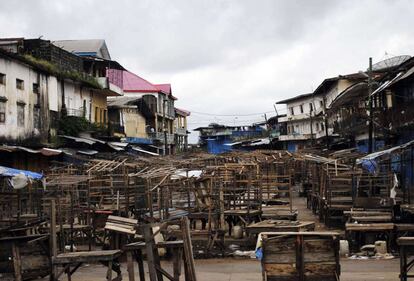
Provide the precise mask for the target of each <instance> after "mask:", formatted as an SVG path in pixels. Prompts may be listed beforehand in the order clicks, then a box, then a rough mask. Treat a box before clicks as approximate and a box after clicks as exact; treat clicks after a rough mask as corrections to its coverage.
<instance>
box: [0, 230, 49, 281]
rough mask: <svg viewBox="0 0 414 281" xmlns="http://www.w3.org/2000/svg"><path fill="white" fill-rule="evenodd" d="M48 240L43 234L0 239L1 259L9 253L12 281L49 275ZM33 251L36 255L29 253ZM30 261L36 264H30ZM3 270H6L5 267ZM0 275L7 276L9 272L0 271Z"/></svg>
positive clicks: (47, 236)
mask: <svg viewBox="0 0 414 281" xmlns="http://www.w3.org/2000/svg"><path fill="white" fill-rule="evenodd" d="M48 240H49V235H44V234H36V235H27V236H12V237H2V238H0V251H1V254H3V255H4V256H3V257H7V255H8V254H7V253H10V252H11V257H12V261H11V263H12V264H13V265H12V268H13V271H14V272H13V273H14V274H13V275H14V280H16V281H21V280H24V279H29V278H35V277H38V276H46V275H48V274H49V273H50V266H49V261H48V257H49V254H50V253H49V249H48V247H49V246H48V244H49V243H48ZM34 249H35V250H36V251H35V252H36V254H33V253H31V252H30V250H34ZM39 250H40V252H39ZM41 253H42V254H41ZM32 261H36V262H33V263H32ZM0 262H1V259H0ZM3 269H7V267H4V268H3ZM23 272H24V273H23ZM0 273H1V274H7V273H9V272H3V271H2V270H0Z"/></svg>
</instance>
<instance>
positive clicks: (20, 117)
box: [17, 103, 24, 127]
mask: <svg viewBox="0 0 414 281" xmlns="http://www.w3.org/2000/svg"><path fill="white" fill-rule="evenodd" d="M17 126H19V127H24V104H23V103H18V104H17Z"/></svg>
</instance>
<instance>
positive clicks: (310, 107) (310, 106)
mask: <svg viewBox="0 0 414 281" xmlns="http://www.w3.org/2000/svg"><path fill="white" fill-rule="evenodd" d="M309 112H313V104H312V103H310V104H309Z"/></svg>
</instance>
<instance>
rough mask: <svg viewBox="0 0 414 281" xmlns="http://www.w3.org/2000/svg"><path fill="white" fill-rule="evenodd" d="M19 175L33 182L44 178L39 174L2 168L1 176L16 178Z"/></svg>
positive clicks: (0, 167)
mask: <svg viewBox="0 0 414 281" xmlns="http://www.w3.org/2000/svg"><path fill="white" fill-rule="evenodd" d="M17 175H24V176H26V177H28V178H30V179H32V180H41V179H42V178H43V175H42V174H39V173H35V172H31V171H26V170H19V169H13V168H9V167H4V166H0V176H2V177H15V176H17Z"/></svg>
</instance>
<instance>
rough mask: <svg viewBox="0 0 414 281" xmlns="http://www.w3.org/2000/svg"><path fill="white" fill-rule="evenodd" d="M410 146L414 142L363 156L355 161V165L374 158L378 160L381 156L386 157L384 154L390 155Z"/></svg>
mask: <svg viewBox="0 0 414 281" xmlns="http://www.w3.org/2000/svg"><path fill="white" fill-rule="evenodd" d="M411 145H414V140H412V141H409V142H407V143H404V144H402V145H399V146H394V147H391V148H389V149H386V150H382V151H377V152H374V153H371V154H368V155H366V156H364V157H362V158H358V159H357V160H356V163H357V164H361V163H363V162H364V161H366V160H374V159H376V158H378V157H380V156H383V155H386V154H391V153H392V152H394V151H396V150H399V149H403V148H406V147H409V146H411Z"/></svg>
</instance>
